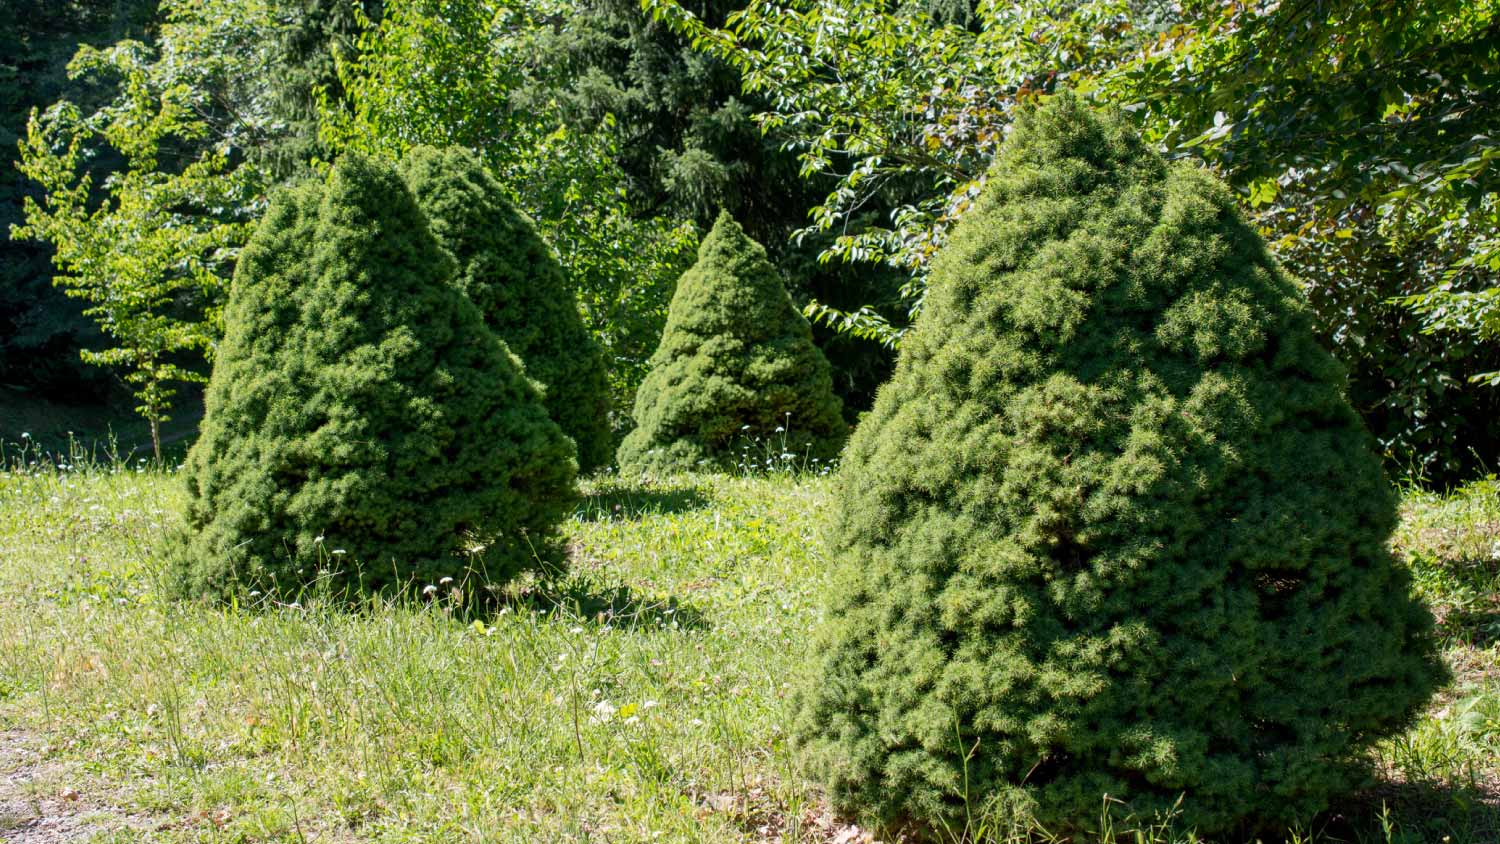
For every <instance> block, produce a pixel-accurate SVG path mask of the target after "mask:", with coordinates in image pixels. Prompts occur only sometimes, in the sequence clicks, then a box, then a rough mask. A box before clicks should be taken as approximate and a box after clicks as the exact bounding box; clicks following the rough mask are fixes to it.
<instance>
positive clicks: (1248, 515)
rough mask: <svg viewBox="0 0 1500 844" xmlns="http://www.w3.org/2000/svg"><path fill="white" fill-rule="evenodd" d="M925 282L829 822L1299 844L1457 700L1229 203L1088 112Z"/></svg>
mask: <svg viewBox="0 0 1500 844" xmlns="http://www.w3.org/2000/svg"><path fill="white" fill-rule="evenodd" d="M931 281H932V285H931V288H930V291H929V294H928V298H927V302H926V307H925V309H924V310H923V312H922V314H921V316H920V317H919V319H918V320H917V322H916V324H915V326H914V328H913V329H912V331H911V332H910V333H909V334H908V335H907V336H906V338H905V339H904V341H903V343H902V346H901V353H900V358H899V362H898V365H897V369H896V373H895V375H894V378H893V380H892V381H891V382H890V383H889V384H887V385H886V386H885V387H884V388H883V389H882V390H881V392H880V394H879V397H878V399H877V401H876V404H875V407H874V409H873V410H872V411H871V413H870V414H869V416H868V417H867V418H866V420H865V421H864V422H863V423H862V424H861V425H860V427H859V429H858V430H857V431H856V432H855V434H854V435H853V437H852V438H851V441H850V443H849V446H848V448H847V450H846V451H845V454H844V458H843V463H842V467H841V469H840V475H839V479H838V482H837V483H838V486H837V492H836V494H835V495H834V496H833V499H832V500H833V507H834V518H833V521H832V527H831V540H832V541H831V553H832V554H833V555H834V557H835V559H836V560H837V574H836V575H835V582H834V586H833V588H832V590H831V595H832V597H831V599H830V600H831V606H830V608H829V612H828V616H827V619H828V620H827V622H826V627H825V629H824V631H823V633H822V638H821V640H820V641H819V644H818V645H817V646H816V647H815V648H814V654H815V656H814V659H813V663H812V664H811V666H810V670H809V673H808V678H807V679H806V681H805V682H804V683H803V685H802V690H801V691H800V692H799V693H798V698H799V700H800V703H799V705H798V724H797V727H796V735H797V737H798V740H799V741H800V743H801V744H802V745H804V746H805V747H806V748H807V749H808V751H809V753H810V756H811V758H812V759H813V760H814V761H815V764H816V766H817V767H818V768H819V769H820V770H821V771H822V772H823V774H824V775H825V776H826V778H827V782H828V785H829V790H830V793H831V795H832V797H833V799H834V801H835V803H836V804H837V806H838V807H839V808H841V809H844V810H847V811H852V812H855V813H858V814H860V815H863V816H865V817H866V818H868V819H870V820H873V821H876V822H880V823H886V824H899V823H904V822H909V823H914V824H916V825H918V826H925V827H926V828H929V829H931V828H939V829H940V828H948V829H963V828H964V824H965V822H966V820H974V821H977V820H978V819H979V818H980V815H981V813H982V812H984V811H986V810H989V811H1000V807H1006V809H1005V810H1006V811H1013V810H1016V809H1017V808H1018V807H1020V808H1024V809H1026V810H1027V811H1029V812H1030V813H1031V816H1032V818H1033V819H1035V820H1036V821H1039V822H1040V823H1041V824H1042V826H1043V827H1045V828H1046V829H1048V830H1050V831H1052V832H1054V833H1061V832H1066V831H1069V830H1072V831H1074V832H1078V831H1085V832H1086V831H1088V830H1089V829H1090V828H1091V827H1092V826H1094V825H1096V824H1098V823H1099V822H1100V818H1101V807H1107V809H1108V811H1109V812H1110V813H1112V814H1115V815H1119V814H1121V813H1133V814H1134V816H1135V818H1136V820H1142V821H1146V822H1149V821H1152V820H1154V819H1156V818H1161V817H1166V816H1169V815H1172V814H1173V811H1174V806H1177V810H1176V811H1177V812H1178V813H1179V814H1178V815H1177V818H1176V822H1177V829H1178V830H1180V831H1181V830H1187V829H1192V828H1196V829H1197V830H1198V831H1199V832H1200V833H1220V832H1223V831H1225V830H1230V829H1233V828H1237V827H1242V826H1246V825H1253V824H1257V823H1285V822H1293V821H1303V822H1306V821H1309V820H1310V819H1311V818H1312V816H1313V814H1314V813H1316V812H1318V811H1320V810H1322V809H1324V808H1325V807H1327V806H1328V804H1329V799H1330V796H1331V795H1335V794H1337V793H1339V792H1340V791H1342V790H1344V789H1347V788H1349V787H1350V786H1351V785H1352V784H1354V783H1355V782H1356V781H1357V780H1358V779H1359V777H1360V775H1361V774H1360V763H1361V761H1362V760H1363V757H1364V754H1365V751H1367V750H1368V749H1369V748H1370V747H1371V746H1372V745H1373V744H1374V743H1375V742H1376V741H1378V740H1380V739H1381V738H1382V737H1385V736H1389V735H1391V734H1393V733H1394V732H1396V731H1398V730H1400V729H1401V728H1402V727H1403V726H1404V725H1406V724H1408V723H1409V722H1410V721H1411V719H1412V718H1413V717H1414V714H1415V713H1417V712H1418V711H1419V710H1420V709H1421V707H1422V706H1423V704H1424V702H1425V701H1426V700H1427V699H1428V697H1429V695H1430V694H1431V693H1432V691H1433V689H1434V687H1435V685H1436V684H1437V683H1438V682H1439V681H1440V678H1441V676H1442V669H1441V668H1440V667H1439V665H1438V663H1437V661H1436V660H1435V658H1434V645H1433V642H1432V638H1431V635H1430V633H1431V625H1432V619H1431V617H1430V616H1429V613H1428V611H1427V610H1426V609H1425V608H1424V607H1423V606H1421V605H1420V604H1419V603H1418V602H1417V601H1415V600H1414V599H1413V598H1412V596H1411V594H1410V588H1409V583H1408V578H1407V575H1406V573H1405V571H1404V570H1403V569H1402V568H1400V567H1398V566H1397V565H1396V564H1395V563H1394V562H1393V560H1392V558H1391V554H1390V552H1389V551H1388V549H1387V544H1386V543H1387V540H1388V538H1389V536H1390V533H1391V531H1392V529H1393V526H1394V524H1395V520H1396V511H1395V502H1394V499H1393V495H1392V491H1391V489H1390V488H1389V486H1388V485H1387V483H1386V481H1385V479H1384V477H1383V475H1382V471H1381V464H1380V458H1379V457H1378V455H1377V454H1376V452H1375V450H1374V448H1373V441H1372V439H1371V437H1370V436H1369V435H1368V434H1367V432H1366V431H1365V430H1364V429H1363V427H1362V425H1361V423H1360V421H1359V418H1358V417H1357V416H1356V415H1355V413H1354V411H1353V410H1351V408H1350V406H1349V404H1348V402H1347V401H1346V399H1345V398H1344V395H1343V393H1342V389H1343V375H1342V372H1341V369H1340V367H1339V366H1338V365H1337V364H1336V363H1335V361H1334V360H1333V359H1332V358H1331V357H1330V356H1329V355H1328V354H1327V353H1326V352H1325V351H1324V350H1323V349H1322V348H1320V347H1319V345H1318V343H1317V342H1316V341H1315V339H1314V334H1313V329H1312V325H1311V323H1310V321H1309V317H1308V312H1307V309H1306V308H1305V306H1304V304H1303V302H1302V300H1301V297H1300V294H1299V291H1298V290H1297V288H1296V287H1295V286H1294V284H1293V282H1292V281H1291V280H1290V279H1289V278H1288V277H1287V275H1286V274H1285V273H1284V271H1283V270H1282V269H1281V268H1280V267H1279V266H1278V265H1277V263H1276V262H1275V261H1274V260H1273V259H1272V257H1271V256H1270V254H1269V253H1268V252H1267V249H1266V246H1265V244H1264V243H1263V242H1262V241H1261V239H1260V237H1259V236H1258V235H1257V234H1256V233H1255V232H1254V230H1252V229H1251V228H1250V227H1249V226H1248V225H1247V224H1246V223H1245V221H1244V220H1243V219H1242V218H1241V216H1240V214H1239V213H1238V211H1237V210H1236V207H1235V204H1234V202H1233V200H1232V198H1231V197H1230V195H1229V194H1228V192H1227V191H1226V190H1225V189H1224V188H1223V186H1222V185H1220V184H1219V183H1218V182H1216V180H1215V179H1214V178H1213V177H1212V176H1211V175H1209V174H1207V173H1206V172H1204V171H1203V170H1201V169H1199V168H1197V167H1194V166H1189V165H1186V164H1183V165H1175V166H1169V165H1167V164H1166V163H1165V162H1163V161H1162V159H1161V158H1160V157H1159V156H1158V155H1156V154H1155V153H1154V152H1152V151H1151V150H1149V149H1148V148H1146V147H1145V145H1144V144H1142V143H1141V142H1140V140H1139V139H1138V138H1137V137H1136V136H1135V135H1134V133H1133V132H1132V131H1131V129H1130V127H1129V125H1128V123H1127V122H1126V121H1125V120H1124V119H1123V118H1122V117H1120V116H1117V115H1109V116H1101V115H1097V114H1094V113H1092V112H1090V111H1089V110H1088V109H1087V108H1086V107H1085V106H1084V105H1083V104H1082V102H1081V101H1080V100H1079V99H1077V98H1074V97H1072V96H1067V95H1064V96H1059V97H1055V98H1052V99H1051V100H1050V101H1049V103H1048V104H1047V105H1045V106H1043V107H1041V108H1040V109H1039V110H1037V111H1035V112H1033V113H1030V114H1029V115H1027V116H1025V117H1023V119H1021V120H1019V121H1018V122H1017V124H1016V125H1015V127H1014V131H1013V134H1012V135H1011V136H1010V137H1009V138H1008V139H1007V140H1006V142H1005V144H1004V147H1003V149H1002V151H1001V153H1000V155H999V157H998V160H997V161H996V163H995V165H994V167H993V169H992V170H991V171H990V175H989V181H988V183H987V185H986V187H985V188H984V190H983V193H982V196H981V198H980V199H979V200H978V201H977V203H976V205H975V207H974V208H973V209H972V210H971V211H970V212H969V213H968V214H967V215H966V217H965V218H964V220H963V221H962V223H961V224H960V225H959V227H958V228H957V229H956V230H955V231H954V233H953V235H952V238H951V240H950V241H949V242H948V244H947V245H946V246H945V248H944V249H943V251H942V253H941V254H940V256H939V257H938V259H937V260H936V262H935V265H934V268H933V272H932V277H931ZM1179 798H1181V804H1180V805H1178V803H1177V801H1178V799H1179Z"/></svg>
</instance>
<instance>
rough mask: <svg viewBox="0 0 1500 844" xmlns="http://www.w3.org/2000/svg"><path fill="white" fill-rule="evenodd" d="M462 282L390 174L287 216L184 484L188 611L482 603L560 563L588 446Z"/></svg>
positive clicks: (332, 179)
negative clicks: (360, 601) (258, 594)
mask: <svg viewBox="0 0 1500 844" xmlns="http://www.w3.org/2000/svg"><path fill="white" fill-rule="evenodd" d="M453 272H454V266H453V262H452V259H451V258H450V257H449V256H448V255H447V254H445V253H444V251H443V249H442V248H441V247H440V246H439V245H438V243H437V240H436V239H435V238H434V237H433V236H432V234H431V233H430V232H429V231H428V228H427V224H426V222H425V220H424V219H423V217H422V213H421V211H420V210H419V209H418V208H417V205H416V202H415V201H414V200H413V198H412V196H411V194H410V193H409V192H408V191H407V190H406V187H405V186H404V185H403V184H402V181H401V178H400V176H399V175H398V174H397V173H396V171H395V169H394V168H391V167H388V166H385V165H381V164H378V163H376V162H374V161H371V160H367V159H363V158H359V157H355V156H346V157H345V158H344V159H342V160H341V161H340V162H339V163H338V164H337V165H336V166H335V167H334V168H333V172H332V173H331V175H330V176H329V179H328V181H327V183H326V185H308V186H304V187H302V188H299V189H297V190H294V191H291V192H289V193H288V194H287V195H285V196H284V197H282V198H281V199H280V200H279V201H277V202H275V203H273V205H272V208H271V210H270V211H269V212H268V213H267V215H266V218H265V220H264V221H263V222H262V223H261V225H260V227H259V229H258V230H257V231H256V234H255V236H254V238H253V239H252V240H251V242H250V244H249V245H248V246H247V247H246V248H245V250H244V252H243V254H242V256H241V258H240V261H239V265H238V267H237V270H236V273H235V278H234V283H233V286H232V291H231V294H230V301H229V306H228V310H227V312H226V322H227V326H226V335H225V338H224V341H223V343H222V345H221V347H220V349H219V353H218V356H217V359H216V360H215V363H214V372H213V376H212V378H211V379H210V382H209V387H208V394H207V415H206V417H205V419H204V422H203V428H202V434H201V436H200V438H199V440H198V442H197V443H196V444H195V445H194V446H193V448H192V450H191V452H190V453H189V455H188V460H187V465H186V468H185V471H184V474H185V477H186V481H187V489H188V506H187V512H186V525H185V530H184V531H183V532H182V536H181V541H180V542H179V543H178V545H179V547H178V548H177V549H176V552H175V556H176V557H177V560H176V562H177V565H176V574H177V577H178V580H179V582H180V586H181V589H182V591H184V592H185V593H187V594H218V595H224V594H229V593H232V592H234V591H235V590H236V589H240V588H242V589H260V590H264V591H277V592H282V593H286V592H291V591H295V590H296V589H299V588H302V587H306V586H309V585H311V584H312V583H313V582H314V581H315V580H316V579H319V578H326V579H327V580H330V581H332V582H333V584H334V585H335V586H339V587H340V588H342V586H347V585H354V584H356V583H357V584H358V585H360V586H362V587H364V588H370V589H377V590H384V589H390V588H398V589H399V588H403V587H406V586H409V585H413V584H415V585H419V586H420V585H426V584H437V583H439V582H440V581H441V579H442V578H444V577H452V578H454V579H455V581H456V582H457V584H467V585H469V586H486V585H493V584H499V583H503V582H504V581H505V580H507V579H508V578H510V577H512V576H513V575H515V574H516V573H518V572H520V571H523V570H530V569H538V568H541V567H544V566H550V565H553V564H557V563H560V562H561V554H560V549H559V542H558V533H557V525H558V524H559V522H560V521H561V520H562V519H563V518H564V517H565V516H566V515H567V513H568V511H569V508H570V507H571V506H572V504H573V502H574V500H575V496H576V493H575V490H574V486H573V481H574V477H575V474H576V465H575V463H574V457H573V445H572V443H570V442H569V440H568V438H567V437H566V436H564V435H563V433H562V431H561V430H559V429H558V427H557V425H556V424H554V423H553V422H552V421H551V420H550V419H548V418H547V414H546V411H545V409H544V408H543V407H542V405H541V402H540V396H539V394H538V392H537V390H536V387H535V385H533V384H532V383H531V381H530V380H529V379H527V378H526V376H525V374H524V372H523V370H522V367H521V364H520V362H519V361H517V360H516V359H515V357H514V356H513V355H511V354H510V353H509V351H507V350H506V348H505V346H504V344H503V343H502V342H501V341H499V340H498V339H496V338H495V336H494V335H493V334H492V333H491V332H489V331H487V330H486V329H485V327H484V323H483V320H482V319H481V317H480V315H479V312H478V310H477V309H476V308H475V307H474V306H473V305H472V304H471V303H470V302H469V301H467V300H466V299H465V298H464V297H463V295H462V294H461V293H460V292H459V291H458V289H457V287H456V286H454V285H453V284H452V283H451V278H452V275H453ZM320 570H323V571H326V572H329V574H327V575H321V574H320ZM356 575H357V580H356Z"/></svg>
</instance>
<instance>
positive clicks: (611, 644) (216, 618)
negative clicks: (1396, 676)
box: [0, 466, 1500, 844]
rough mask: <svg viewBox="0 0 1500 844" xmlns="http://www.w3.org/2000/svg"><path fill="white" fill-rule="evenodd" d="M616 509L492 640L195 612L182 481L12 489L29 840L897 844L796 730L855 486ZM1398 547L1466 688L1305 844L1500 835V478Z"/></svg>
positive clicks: (443, 629)
mask: <svg viewBox="0 0 1500 844" xmlns="http://www.w3.org/2000/svg"><path fill="white" fill-rule="evenodd" d="M586 492H587V493H588V497H587V499H586V501H585V503H584V504H583V506H582V507H581V508H580V509H579V511H578V513H577V514H576V516H575V517H574V518H573V520H572V522H571V523H570V524H569V525H568V530H569V532H570V534H571V536H572V537H573V541H574V575H573V576H572V577H571V579H570V580H569V581H568V582H567V583H566V584H565V585H564V586H563V587H561V588H556V589H552V590H549V591H545V592H544V591H541V590H537V589H531V590H529V591H525V592H523V593H521V594H518V595H517V596H515V598H514V600H513V601H512V602H511V603H510V605H509V606H508V607H507V609H506V610H504V611H502V612H501V613H500V614H499V615H496V616H491V617H488V618H485V619H482V620H477V621H476V620H474V619H471V618H464V617H462V615H461V614H459V613H454V612H452V611H451V608H450V607H447V606H446V604H445V601H444V600H443V599H442V597H441V596H439V599H438V600H435V601H433V602H431V603H429V604H425V605H404V606H371V607H368V608H366V609H365V610H363V611H358V612H348V611H336V610H333V609H330V608H327V607H324V606H320V605H319V604H318V602H316V601H310V602H308V603H307V604H306V605H302V606H297V605H293V606H282V607H276V608H269V609H267V608H259V609H230V608H226V609H217V610H215V609H206V608H201V607H197V606H186V605H178V604H173V603H170V602H166V601H164V600H162V599H161V598H160V597H159V594H160V593H159V590H158V589H157V588H156V584H155V577H156V565H157V564H156V562H155V549H156V548H157V545H158V542H159V540H160V537H161V536H162V533H163V529H164V527H165V525H167V524H169V523H170V521H171V518H172V513H173V511H174V509H175V508H176V507H177V505H178V500H179V492H178V488H177V485H176V483H175V480H174V479H173V478H172V477H170V476H169V475H163V474H160V473H157V472H153V471H147V470H143V469H130V468H126V467H120V466H116V467H108V466H104V467H93V468H89V469H85V470H77V469H73V470H62V471H59V470H55V469H46V470H25V469H24V468H22V469H20V470H17V469H16V468H15V467H12V470H11V471H9V472H4V473H0V645H3V647H0V840H4V841H14V842H26V844H53V842H62V841H92V842H137V841H161V842H181V841H205V842H241V841H255V842H349V841H374V842H414V841H423V842H428V841H430V842H489V841H515V842H544V841H598V842H621V843H622V844H623V842H677V841H704V842H709V841H713V842H723V841H787V842H791V841H800V842H839V843H840V844H851V842H859V841H866V840H869V839H868V838H867V837H866V834H865V833H863V832H861V831H860V830H857V829H855V828H853V827H851V826H849V825H847V822H845V821H841V820H839V819H836V818H833V817H831V816H830V815H829V813H828V812H827V811H826V809H825V807H824V805H823V803H822V801H821V798H820V794H819V791H818V788H817V786H816V784H815V783H813V782H811V781H810V780H809V779H808V777H807V775H806V773H805V772H804V771H803V770H802V769H801V767H800V766H799V764H798V761H797V759H796V756H795V754H794V753H793V752H791V750H790V749H789V748H788V746H787V743H786V740H785V724H786V718H787V714H786V702H787V694H788V691H789V688H790V683H791V681H792V678H793V675H794V672H795V671H796V670H797V668H798V666H799V665H800V664H801V663H802V662H803V657H804V648H805V647H806V642H807V641H808V635H807V634H808V631H809V629H810V628H811V627H812V626H813V625H814V624H815V623H816V621H817V615H818V607H819V594H820V591H821V589H822V588H823V586H824V584H825V582H826V581H825V578H826V572H827V570H828V563H829V561H828V560H827V559H826V558H825V557H824V556H823V555H822V553H821V551H820V550H819V544H818V542H817V541H816V537H817V534H818V531H819V524H820V519H821V518H822V514H823V511H824V509H825V508H826V505H827V497H828V486H827V483H826V481H825V480H823V479H820V478H816V477H795V476H772V477H762V478H727V477H709V476H702V477H683V478H679V479H676V480H673V481H671V482H667V483H658V484H652V485H635V484H624V483H621V482H618V481H614V480H601V481H595V482H592V483H590V484H588V485H586ZM1397 545H1398V548H1399V549H1400V551H1401V553H1402V554H1403V555H1404V556H1405V557H1406V558H1407V559H1409V560H1410V561H1411V564H1412V566H1413V568H1414V570H1415V571H1416V574H1417V582H1418V584H1419V587H1420V588H1421V590H1422V592H1423V594H1424V596H1426V597H1427V598H1428V599H1429V600H1430V601H1431V602H1432V603H1433V605H1434V607H1435V609H1436V611H1437V612H1438V614H1439V615H1440V617H1441V618H1442V620H1443V635H1444V640H1445V642H1446V645H1447V653H1448V658H1449V660H1450V661H1451V663H1452V664H1453V666H1454V670H1455V674H1456V675H1457V678H1458V679H1457V680H1456V682H1455V684H1454V686H1453V687H1452V688H1450V689H1448V690H1447V691H1446V692H1445V693H1444V694H1443V695H1442V696H1441V698H1440V699H1439V700H1437V701H1435V703H1434V705H1433V707H1432V709H1431V712H1430V713H1429V716H1428V717H1427V718H1426V719H1425V720H1424V721H1423V722H1422V723H1421V724H1420V725H1419V726H1417V727H1416V728H1415V729H1414V730H1413V731H1412V732H1411V733H1409V734H1408V735H1406V736H1403V737H1401V738H1400V739H1398V740H1396V741H1393V742H1390V743H1388V744H1387V745H1385V746H1383V747H1382V748H1381V749H1380V751H1379V756H1380V759H1379V762H1380V766H1381V768H1382V770H1383V771H1384V772H1385V774H1384V776H1383V778H1382V781H1381V782H1380V783H1378V784H1377V785H1376V786H1374V787H1373V788H1372V789H1370V790H1369V791H1368V792H1366V793H1363V794H1361V795H1357V796H1355V797H1354V798H1351V800H1350V801H1349V802H1348V803H1347V804H1346V805H1343V806H1341V807H1339V810H1338V812H1336V813H1335V814H1334V815H1332V816H1331V817H1329V818H1323V819H1317V820H1315V821H1313V822H1312V823H1310V824H1309V825H1308V827H1307V828H1306V829H1302V830H1290V831H1288V834H1287V836H1286V837H1287V838H1288V839H1289V840H1297V841H1334V840H1343V841H1387V840H1393V841H1432V842H1441V841H1449V842H1453V844H1462V842H1476V844H1477V842H1484V844H1495V842H1500V597H1497V595H1500V484H1494V483H1490V484H1480V485H1476V486H1474V487H1471V488H1470V489H1468V490H1466V491H1464V492H1463V493H1460V494H1456V495H1452V496H1448V497H1438V496H1431V495H1426V494H1415V493H1414V494H1411V495H1409V496H1408V500H1407V505H1406V520H1405V524H1404V527H1403V529H1402V532H1401V534H1400V536H1399V537H1398V539H1397ZM1188 799H1191V795H1189V796H1188ZM1117 826H1118V827H1119V829H1120V834H1119V836H1118V840H1120V841H1122V842H1123V841H1131V842H1136V841H1141V842H1146V841H1174V840H1188V836H1187V835H1186V834H1185V833H1184V832H1183V831H1180V830H1173V829H1170V828H1167V829H1162V828H1153V829H1144V830H1136V829H1135V828H1134V825H1132V824H1130V823H1129V822H1128V821H1121V822H1120V823H1119V824H1117ZM1028 835H1030V833H1027V832H1026V831H1025V830H1024V829H1022V828H1020V827H1014V826H1012V827H1008V826H1004V825H1001V826H1000V827H998V828H994V829H989V830H987V831H986V836H987V837H986V840H994V841H1017V842H1019V841H1026V840H1030V839H1029V838H1028Z"/></svg>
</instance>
